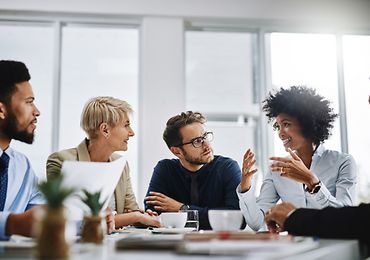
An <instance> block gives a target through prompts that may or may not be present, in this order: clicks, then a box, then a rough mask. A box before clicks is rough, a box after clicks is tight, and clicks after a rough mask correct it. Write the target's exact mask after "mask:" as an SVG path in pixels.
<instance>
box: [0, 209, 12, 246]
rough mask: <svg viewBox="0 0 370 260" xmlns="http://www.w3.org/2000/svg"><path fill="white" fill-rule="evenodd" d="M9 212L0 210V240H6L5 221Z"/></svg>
mask: <svg viewBox="0 0 370 260" xmlns="http://www.w3.org/2000/svg"><path fill="white" fill-rule="evenodd" d="M10 213H11V212H9V211H3V212H0V240H8V239H9V237H8V236H7V235H6V221H7V220H8V217H9V215H10Z"/></svg>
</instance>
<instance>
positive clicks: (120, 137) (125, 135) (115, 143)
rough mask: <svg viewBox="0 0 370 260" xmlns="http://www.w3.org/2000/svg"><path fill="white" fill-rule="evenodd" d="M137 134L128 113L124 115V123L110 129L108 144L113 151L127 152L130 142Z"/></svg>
mask: <svg viewBox="0 0 370 260" xmlns="http://www.w3.org/2000/svg"><path fill="white" fill-rule="evenodd" d="M134 135H135V133H134V131H133V130H132V128H131V125H130V118H129V116H128V114H127V113H124V114H123V117H122V122H121V123H119V124H117V125H116V126H114V127H110V131H109V139H108V142H109V144H110V145H111V147H112V149H113V151H127V149H128V140H129V139H130V137H132V136H134Z"/></svg>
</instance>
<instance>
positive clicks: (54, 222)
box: [37, 174, 74, 259]
mask: <svg viewBox="0 0 370 260" xmlns="http://www.w3.org/2000/svg"><path fill="white" fill-rule="evenodd" d="M62 181H63V175H61V174H60V175H58V176H57V177H55V178H52V179H51V180H49V181H47V182H43V183H41V184H40V185H39V189H40V191H41V192H42V193H43V195H44V197H45V200H46V202H47V204H46V206H45V207H44V212H43V216H42V218H41V219H40V223H39V224H40V225H39V232H38V233H39V234H38V236H37V237H38V238H37V242H38V244H37V247H38V248H37V249H38V256H39V257H40V258H44V259H50V258H67V257H68V255H69V247H68V244H67V242H66V239H65V226H66V216H65V209H64V206H63V202H64V200H65V199H66V198H67V197H69V196H70V195H71V194H72V193H73V192H74V189H73V188H63V187H62Z"/></svg>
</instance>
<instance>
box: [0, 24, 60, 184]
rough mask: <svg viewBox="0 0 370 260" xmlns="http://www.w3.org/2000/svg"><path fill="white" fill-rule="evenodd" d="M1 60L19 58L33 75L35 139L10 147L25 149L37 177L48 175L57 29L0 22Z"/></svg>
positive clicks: (14, 143) (12, 144)
mask: <svg viewBox="0 0 370 260" xmlns="http://www.w3.org/2000/svg"><path fill="white" fill-rule="evenodd" d="M0 35H1V41H0V50H1V57H0V59H11V60H19V61H22V62H24V63H25V64H26V66H27V67H28V69H29V72H30V74H31V81H30V83H31V85H32V88H33V92H34V94H35V98H36V99H35V104H36V106H37V107H38V108H39V110H40V112H41V115H40V117H39V118H38V122H37V128H36V132H35V141H34V143H33V144H32V145H27V144H25V143H22V142H18V141H12V143H11V146H12V147H14V148H15V149H17V150H18V151H21V152H23V153H24V154H26V155H27V157H28V158H29V159H30V161H31V162H32V166H33V168H34V170H35V172H36V174H37V175H38V176H40V177H41V178H45V172H46V170H45V169H46V168H45V162H46V158H47V157H48V156H49V154H50V152H51V131H52V126H51V124H50V122H51V118H52V98H50V97H52V90H53V44H54V31H53V28H52V27H51V26H50V25H49V26H48V25H47V24H45V25H43V24H20V23H19V24H18V23H17V24H14V23H13V24H12V25H7V24H5V23H4V24H0Z"/></svg>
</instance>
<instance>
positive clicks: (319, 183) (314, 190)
mask: <svg viewBox="0 0 370 260" xmlns="http://www.w3.org/2000/svg"><path fill="white" fill-rule="evenodd" d="M320 189H321V181H319V182H318V183H316V184H315V185H314V186H313V187H312V189H311V190H310V189H308V187H307V185H305V191H307V192H308V193H310V194H316V193H318V192H319V190H320Z"/></svg>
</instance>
